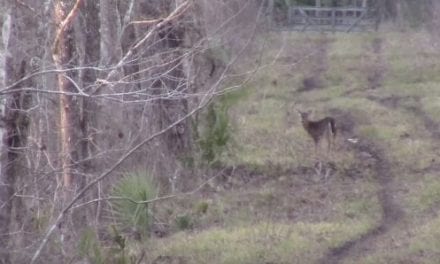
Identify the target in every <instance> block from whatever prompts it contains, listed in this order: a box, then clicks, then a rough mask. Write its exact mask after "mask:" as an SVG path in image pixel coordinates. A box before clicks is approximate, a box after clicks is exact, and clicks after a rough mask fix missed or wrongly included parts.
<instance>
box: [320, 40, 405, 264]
mask: <svg viewBox="0 0 440 264" xmlns="http://www.w3.org/2000/svg"><path fill="white" fill-rule="evenodd" d="M370 54H371V56H372V57H373V59H372V62H371V65H369V67H367V69H365V70H366V74H367V76H366V77H367V81H368V86H369V89H378V88H380V87H381V86H382V83H383V79H384V75H383V73H384V72H385V71H386V68H387V67H386V65H385V63H384V60H383V40H382V39H381V38H375V39H374V40H373V42H372V45H371V51H370ZM354 146H355V150H356V151H357V153H367V154H368V155H369V156H370V157H371V159H372V160H373V171H374V178H375V180H376V182H377V184H378V186H379V189H378V190H377V198H378V200H379V203H380V206H381V208H382V218H381V220H380V221H379V223H378V224H377V226H376V227H374V228H372V229H371V230H369V231H368V232H366V233H364V234H362V235H361V236H360V237H358V238H355V239H352V240H349V241H346V242H345V243H343V244H342V245H341V246H339V247H336V248H333V249H330V251H329V252H328V253H327V254H326V255H325V256H324V257H323V258H322V260H321V261H320V262H319V263H323V264H336V263H341V262H342V261H343V260H344V259H346V258H348V257H360V256H363V255H365V254H367V253H369V252H371V251H372V250H374V246H375V245H376V244H377V243H376V241H378V240H380V239H381V238H382V237H383V236H386V235H387V233H388V231H389V230H390V227H391V226H393V225H395V224H397V223H398V222H399V221H400V220H401V218H402V216H403V210H402V209H401V208H400V206H399V205H398V204H397V203H396V202H395V200H394V197H393V188H392V181H393V178H394V177H393V172H392V170H391V164H390V162H389V160H388V159H387V157H386V155H385V154H384V151H383V150H382V149H381V148H380V146H379V145H378V144H377V143H375V142H372V141H368V140H362V139H361V140H360V142H359V143H358V144H356V145H354Z"/></svg>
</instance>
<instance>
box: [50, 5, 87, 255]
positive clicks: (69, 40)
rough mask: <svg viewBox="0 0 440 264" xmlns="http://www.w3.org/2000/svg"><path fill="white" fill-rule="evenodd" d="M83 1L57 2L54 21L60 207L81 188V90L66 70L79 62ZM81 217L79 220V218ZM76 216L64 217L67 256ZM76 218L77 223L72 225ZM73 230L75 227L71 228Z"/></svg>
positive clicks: (82, 221) (79, 224)
mask: <svg viewBox="0 0 440 264" xmlns="http://www.w3.org/2000/svg"><path fill="white" fill-rule="evenodd" d="M81 3H82V0H77V1H76V3H75V5H74V6H72V4H71V1H68V0H57V1H55V2H54V22H55V24H56V25H57V28H56V36H55V41H54V46H53V55H52V56H53V61H54V63H55V67H56V69H57V70H59V71H60V72H61V73H59V74H58V75H57V81H58V90H59V92H60V95H59V118H60V119H59V127H60V144H61V155H60V158H61V173H62V183H63V186H62V187H63V189H62V193H63V197H62V199H61V202H60V203H59V204H58V205H59V206H60V209H62V208H63V207H64V204H66V203H68V202H69V201H70V200H71V199H72V197H73V195H74V193H75V191H76V190H77V189H78V188H80V187H81V186H80V185H81V181H80V179H79V178H78V177H79V175H80V173H79V172H80V171H81V168H80V166H79V165H78V162H80V159H79V158H80V157H79V150H80V147H79V146H80V136H79V135H81V130H80V125H79V124H80V114H79V113H80V110H79V109H80V108H79V98H78V97H77V96H72V94H74V93H77V92H78V91H77V89H76V88H75V85H74V83H73V81H74V80H76V76H75V75H74V74H73V72H74V71H65V72H63V71H64V70H66V69H69V68H73V67H74V66H76V64H77V61H75V59H76V56H75V51H76V47H75V34H74V27H73V19H74V18H75V17H76V15H77V14H78V12H79V8H80V4H81ZM78 218H79V219H78ZM78 218H76V219H74V218H72V214H69V215H68V216H67V217H65V218H64V222H63V223H62V224H61V225H60V228H61V229H60V231H61V234H62V236H63V242H64V244H63V247H64V249H63V252H65V253H66V254H67V255H69V253H71V250H69V249H70V247H71V246H72V242H73V226H76V227H81V225H82V226H84V224H85V222H84V220H85V219H83V217H80V216H79V217H78ZM71 221H73V224H74V225H73V226H72V225H71V223H72V222H71ZM69 229H71V230H69ZM75 231H78V230H75Z"/></svg>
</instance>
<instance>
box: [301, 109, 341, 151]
mask: <svg viewBox="0 0 440 264" xmlns="http://www.w3.org/2000/svg"><path fill="white" fill-rule="evenodd" d="M296 111H297V112H298V113H299V115H300V117H301V123H302V125H303V127H304V129H305V130H306V132H307V134H309V136H310V137H311V138H312V139H313V141H314V143H315V153H316V152H317V149H318V145H319V142H320V140H321V138H322V137H325V138H326V139H327V143H328V151H330V150H331V148H332V144H334V140H335V137H336V126H335V119H334V118H333V117H328V116H327V117H324V118H323V119H320V120H316V121H311V120H310V119H309V116H310V111H309V112H301V111H299V110H296Z"/></svg>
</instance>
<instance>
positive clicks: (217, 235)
mask: <svg viewBox="0 0 440 264" xmlns="http://www.w3.org/2000/svg"><path fill="white" fill-rule="evenodd" d="M267 38H269V39H271V40H273V46H271V50H269V51H267V53H266V54H265V55H264V61H265V63H268V64H269V63H273V64H272V65H271V66H270V67H267V68H265V69H264V70H261V71H259V72H258V73H257V74H256V76H255V78H254V80H253V81H252V82H251V83H248V84H247V86H246V87H245V88H243V89H245V94H246V96H243V97H242V99H241V100H240V102H239V103H236V104H234V106H233V107H232V108H231V109H230V111H229V115H230V118H231V123H232V127H233V131H234V140H233V144H234V146H231V148H230V153H228V154H229V155H227V156H225V158H224V160H223V162H224V163H225V164H227V166H228V167H230V168H233V169H231V170H229V171H228V172H227V173H226V174H225V177H222V179H221V180H220V179H218V180H216V181H214V182H213V183H212V184H210V188H211V189H210V190H209V191H205V192H203V193H201V194H198V195H196V196H191V197H189V198H188V197H187V198H182V199H181V200H177V201H171V202H169V204H167V205H166V206H165V207H166V208H172V209H169V211H173V212H170V214H174V215H184V216H185V217H186V221H187V222H188V223H187V224H188V225H184V226H183V227H182V226H181V228H176V229H175V230H174V231H173V232H172V233H171V234H169V235H168V236H166V237H164V238H152V239H150V240H149V242H148V245H143V246H146V248H149V253H148V254H147V255H148V261H150V262H154V263H438V259H440V217H439V212H440V177H439V168H440V163H439V161H440V150H439V145H440V143H439V142H440V141H439V140H440V131H439V129H440V115H439V114H440V88H439V86H440V83H439V82H440V74H439V72H440V49H438V45H439V44H440V41H439V40H436V39H434V38H432V37H431V36H430V34H428V33H426V32H405V33H386V32H379V33H365V34H328V35H322V34H300V33H291V32H281V33H271V34H270V36H267ZM295 109H302V110H310V109H313V110H314V117H315V118H321V117H324V116H327V115H331V116H333V117H335V119H336V120H337V126H338V128H339V134H338V137H337V144H336V149H335V150H334V151H333V152H331V153H328V154H327V153H326V151H324V148H321V150H323V151H321V152H320V153H319V154H318V156H316V155H315V153H314V151H313V143H312V140H311V139H310V138H309V137H308V135H307V134H306V133H305V131H304V130H303V128H302V126H301V123H300V120H299V117H298V115H297V114H296V112H295ZM348 138H356V139H358V143H350V142H348V141H347V139H348ZM319 164H321V167H319ZM167 206H168V207H167ZM176 208H177V209H176ZM200 208H203V209H200ZM177 226H179V225H177ZM138 246H139V245H138ZM326 259H328V261H326ZM173 261H174V262H173Z"/></svg>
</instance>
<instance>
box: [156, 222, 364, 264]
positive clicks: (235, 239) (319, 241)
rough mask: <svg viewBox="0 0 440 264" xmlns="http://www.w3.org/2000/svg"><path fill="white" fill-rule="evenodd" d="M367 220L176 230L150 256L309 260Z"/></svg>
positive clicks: (201, 259) (207, 260)
mask: <svg viewBox="0 0 440 264" xmlns="http://www.w3.org/2000/svg"><path fill="white" fill-rule="evenodd" d="M368 228H370V225H369V223H367V222H361V221H351V222H346V223H344V224H342V223H330V222H322V223H303V222H300V223H296V224H285V223H273V222H270V223H260V224H255V225H248V226H241V227H234V228H226V229H221V228H213V229H210V230H205V231H203V232H200V233H195V234H187V233H179V234H176V235H174V236H173V237H170V238H168V239H166V241H161V242H160V243H159V244H157V245H156V247H155V249H154V250H153V254H152V255H153V256H158V255H163V256H166V255H171V256H181V257H184V259H186V260H187V261H188V263H195V264H196V263H224V264H226V263H231V264H235V263H243V264H246V263H249V264H251V263H270V262H276V263H313V262H314V261H316V260H318V259H319V258H320V257H322V255H323V254H324V253H325V251H324V249H326V248H332V247H337V246H338V245H340V244H341V243H343V242H344V241H345V240H347V239H351V238H353V237H356V236H359V235H360V234H362V233H364V232H366V231H367V230H368Z"/></svg>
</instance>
